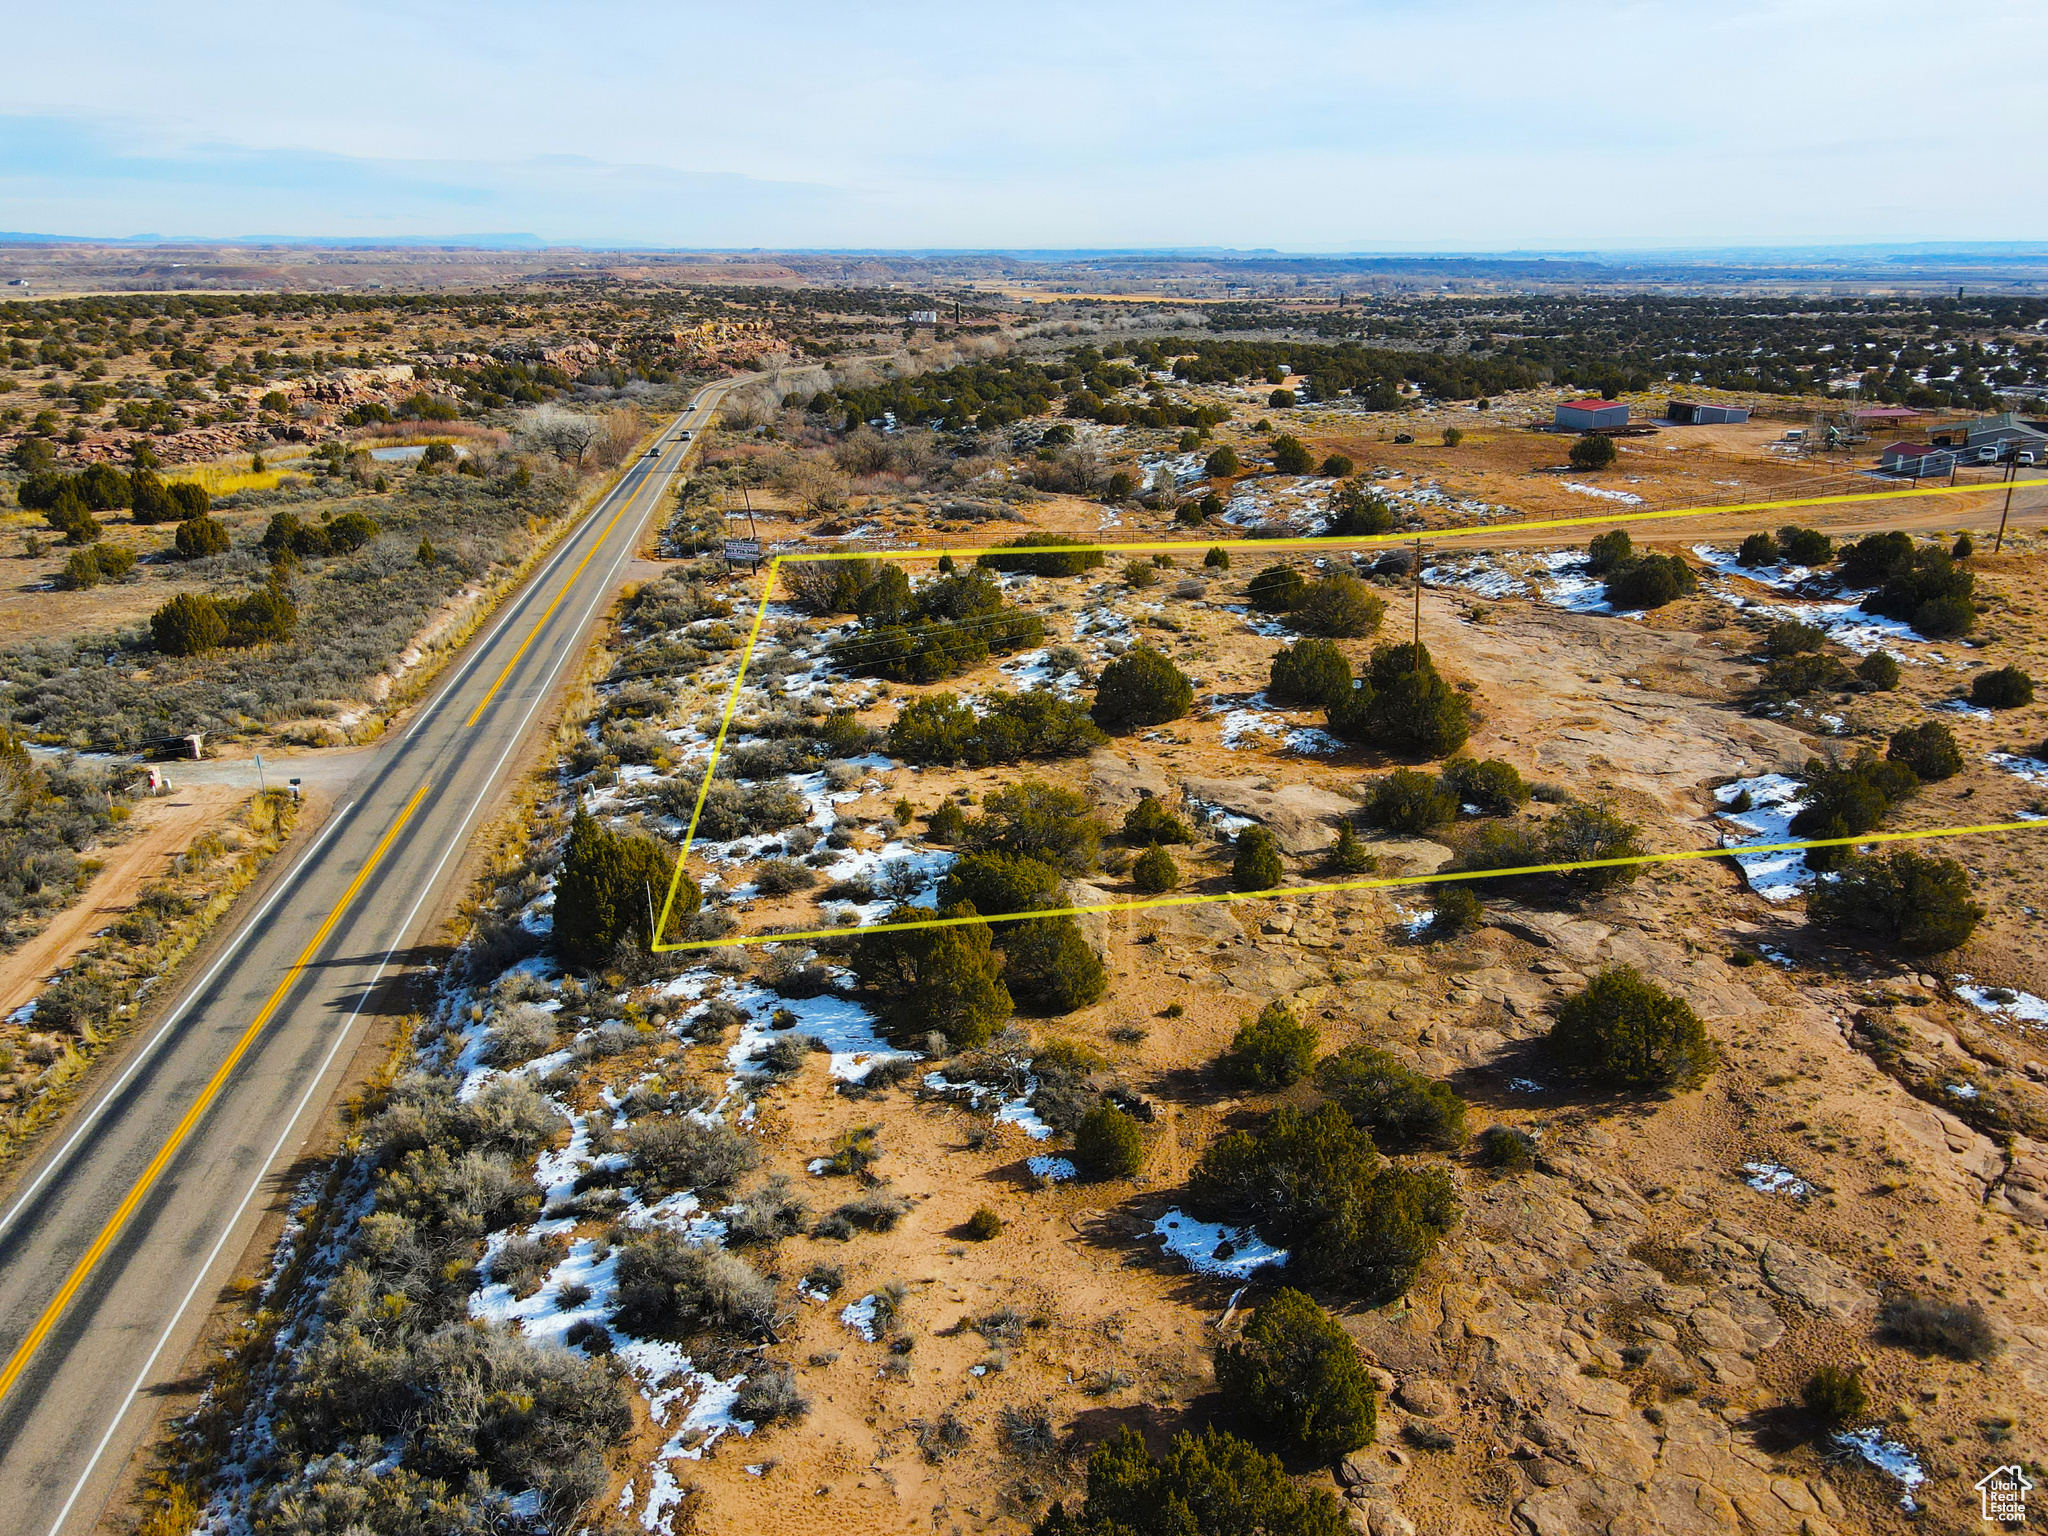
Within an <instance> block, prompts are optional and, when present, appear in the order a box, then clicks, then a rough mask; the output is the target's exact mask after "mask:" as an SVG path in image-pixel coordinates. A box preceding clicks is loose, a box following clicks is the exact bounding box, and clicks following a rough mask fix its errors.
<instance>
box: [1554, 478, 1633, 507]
mask: <svg viewBox="0 0 2048 1536" xmlns="http://www.w3.org/2000/svg"><path fill="white" fill-rule="evenodd" d="M1564 488H1565V489H1566V490H1568V491H1570V492H1572V493H1573V494H1574V495H1578V496H1598V497H1599V498H1600V499H1601V500H1602V501H1618V502H1621V503H1622V504H1623V505H1624V506H1630V507H1640V506H1641V505H1642V504H1643V498H1642V497H1640V496H1638V495H1637V494H1636V493H1635V492H1634V491H1610V490H1606V489H1604V488H1603V487H1601V486H1597V485H1581V484H1579V482H1578V481H1576V480H1567V481H1565V482H1564Z"/></svg>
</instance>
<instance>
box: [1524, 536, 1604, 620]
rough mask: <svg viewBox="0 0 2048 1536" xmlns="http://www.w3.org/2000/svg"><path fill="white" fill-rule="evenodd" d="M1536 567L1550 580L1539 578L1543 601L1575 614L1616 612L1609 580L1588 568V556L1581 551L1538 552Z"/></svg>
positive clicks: (1538, 582)
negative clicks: (1608, 583) (1609, 598)
mask: <svg viewBox="0 0 2048 1536" xmlns="http://www.w3.org/2000/svg"><path fill="white" fill-rule="evenodd" d="M1536 564H1537V566H1538V567H1539V568H1540V569H1542V570H1543V571H1545V572H1547V573H1548V576H1549V579H1548V580H1544V579H1543V578H1541V577H1539V578H1538V579H1537V586H1538V590H1540V591H1541V592H1542V594H1543V601H1545V602H1546V603H1548V604H1550V605H1551V607H1553V608H1563V609H1566V610H1568V611H1569V612H1572V613H1613V612H1615V611H1616V609H1615V607H1614V605H1613V604H1612V603H1610V602H1608V601H1607V583H1606V582H1605V581H1604V580H1602V579H1601V578H1600V577H1598V576H1595V575H1594V574H1593V573H1592V572H1591V571H1590V570H1588V569H1587V568H1586V557H1585V555H1584V554H1583V553H1581V552H1580V551H1578V550H1553V551H1552V552H1550V553H1549V554H1545V555H1539V556H1538V557H1537V560H1536Z"/></svg>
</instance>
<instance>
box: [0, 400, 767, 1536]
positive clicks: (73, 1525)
mask: <svg viewBox="0 0 2048 1536" xmlns="http://www.w3.org/2000/svg"><path fill="white" fill-rule="evenodd" d="M726 387H727V386H725V385H723V384H719V385H712V386H709V387H707V388H706V389H704V390H703V391H701V392H700V393H699V394H698V395H697V396H696V397H695V399H693V400H692V402H691V405H690V408H689V410H688V411H686V412H685V413H684V414H683V415H682V416H681V417H680V418H678V419H677V420H676V421H674V422H671V423H670V424H669V425H668V426H667V427H666V428H665V429H664V430H663V432H662V433H661V435H660V437H659V438H658V439H657V441H656V448H657V450H658V451H657V453H656V454H654V455H652V456H647V457H642V458H641V459H639V460H637V461H636V462H635V463H634V465H633V466H632V467H631V468H630V469H629V470H628V472H627V473H626V474H625V476H624V477H623V478H622V479H621V481H620V482H619V484H618V486H617V487H616V488H615V489H614V490H613V491H612V492H611V493H610V494H609V495H608V496H607V497H605V498H604V500H603V501H602V502H601V503H600V504H599V505H598V506H597V507H596V508H595V509H594V510H593V511H591V512H590V513H588V514H586V516H585V517H584V518H583V520H582V521H581V522H580V523H579V524H578V525H577V527H576V528H575V529H574V530H573V531H572V532H571V533H570V534H569V535H568V536H567V537H566V538H565V539H564V540H563V541H562V543H561V545H560V546H559V547H558V549H557V550H556V551H555V553H554V554H553V555H551V556H550V557H549V559H548V560H547V561H546V562H545V563H544V565H543V566H542V567H541V569H540V570H539V571H538V572H537V573H536V575H535V576H534V577H532V578H531V579H529V580H528V581H527V582H526V583H525V585H524V586H523V587H522V588H520V589H519V590H518V591H517V592H516V593H514V594H513V595H512V597H511V598H509V599H508V600H507V602H506V603H505V604H504V606H503V608H502V609H501V611H500V613H499V614H498V616H497V617H496V618H495V619H494V620H493V621H492V622H491V623H490V624H489V625H488V626H486V628H485V630H484V632H483V633H482V635H481V636H480V637H479V638H478V639H477V640H475V641H473V642H472V643H471V644H470V645H469V646H468V647H467V648H466V649H465V650H464V652H463V653H462V655H461V656H460V657H458V658H457V659H456V661H455V662H454V663H452V664H451V666H450V669H449V672H448V675H447V677H445V678H444V679H443V680H442V681H441V683H440V684H439V685H438V687H437V688H436V689H435V691H434V692H433V693H431V694H430V695H429V697H428V699H427V701H426V702H425V703H424V704H423V705H422V706H421V707H420V709H419V711H418V713H417V714H416V715H415V716H414V718H413V719H412V720H411V721H410V722H409V723H407V724H406V725H405V726H404V727H403V728H402V729H400V730H398V731H395V732H394V733H392V735H391V737H390V738H389V739H388V740H387V741H386V742H385V743H384V744H383V745H382V746H381V747H380V748H379V749H378V750H377V752H376V753H375V754H374V755H373V756H372V757H371V759H370V760H369V762H368V764H367V765H366V766H365V768H364V769H363V771H362V773H361V775H360V776H359V777H358V778H357V779H356V781H355V782H354V783H353V784H352V785H350V786H349V788H348V789H346V790H345V791H343V792H342V793H341V794H339V795H338V796H337V797H336V808H335V811H334V813H333V815H332V816H330V817H329V818H328V821H327V824H326V825H325V827H323V828H322V829H321V831H320V832H319V834H318V835H317V836H316V837H315V838H314V839H312V840H311V842H310V843H309V844H308V845H307V846H306V847H305V848H304V849H303V851H300V852H298V853H297V854H296V855H295V856H294V861H293V862H292V864H291V865H290V867H289V868H288V869H287V870H286V871H285V872H284V874H283V875H282V877H281V878H276V879H274V880H272V881H271V882H270V886H269V891H268V894H267V895H266V896H265V897H264V898H263V899H262V900H261V901H260V902H258V903H256V904H254V905H253V906H252V908H251V910H249V911H248V912H246V913H245V914H244V915H243V916H242V917H241V918H240V919H239V921H238V923H237V924H236V926H235V928H234V929H233V931H232V932H231V933H230V934H229V935H228V936H227V938H226V940H225V942H224V943H223V944H221V945H220V946H218V948H217V954H218V958H217V959H215V960H213V961H212V963H211V964H210V965H208V966H207V968H206V969H205V970H203V971H202V972H200V973H199V974H198V975H197V976H196V977H195V978H193V979H191V980H190V981H188V982H187V984H186V985H185V986H184V988H183V989H182V991H181V992H180V993H178V994H177V995H176V996H175V997H174V999H173V1000H172V1002H171V1004H170V1008H169V1011H168V1012H167V1013H166V1014H165V1015H164V1018H163V1021H162V1022H161V1023H159V1024H156V1025H153V1026H152V1028H151V1031H150V1032H149V1033H147V1034H144V1035H141V1036H138V1039H137V1043H136V1044H134V1045H132V1046H131V1047H130V1048H129V1051H128V1053H127V1057H126V1059H125V1061H124V1062H123V1063H122V1065H121V1067H120V1070H119V1072H118V1074H117V1075H115V1076H114V1077H113V1078H112V1079H111V1081H109V1082H108V1083H106V1084H105V1085H104V1086H103V1087H102V1088H101V1089H100V1090H99V1092H98V1093H97V1094H96V1095H95V1096H94V1097H93V1098H91V1099H90V1100H89V1101H88V1102H87V1103H85V1104H84V1105H83V1106H81V1107H80V1109H79V1110H78V1111H77V1112H76V1113H75V1114H74V1115H73V1116H72V1117H71V1119H70V1121H69V1122H68V1123H67V1124H66V1125H64V1126H62V1127H60V1128H59V1130H58V1131H57V1132H56V1133H55V1134H54V1135H53V1137H52V1145H51V1146H50V1147H49V1148H48V1150H46V1151H45V1153H44V1154H43V1155H42V1157H41V1158H40V1159H39V1160H38V1161H37V1162H36V1163H34V1164H33V1165H32V1166H31V1168H30V1169H29V1170H27V1172H26V1173H25V1174H24V1176H23V1177H22V1179H21V1180H20V1181H19V1182H18V1184H17V1185H16V1186H15V1188H14V1189H13V1190H12V1191H11V1192H9V1194H8V1195H7V1196H6V1199H5V1202H4V1204H0V1362H4V1363H0V1489H4V1490H5V1492H4V1500H5V1508H6V1510H7V1513H6V1514H5V1515H4V1516H0V1528H4V1529H5V1530H7V1531H8V1532H14V1533H20V1536H46V1533H47V1536H59V1533H65V1532H70V1533H78V1532H84V1531H87V1530H90V1529H91V1528H92V1526H93V1525H94V1524H95V1523H96V1521H97V1519H98V1517H99V1515H100V1513H101V1510H102V1508H103V1507H104V1505H105V1503H106V1501H107V1499H108V1497H109V1496H110V1494H111V1493H112V1491H113V1487H114V1484H115V1482H116V1480H117V1479H118V1477H119V1474H120V1471H121V1468H122V1466H123V1465H124V1463H125V1462H126V1460H127V1458H128V1456H129V1455H130V1453H131V1452H132V1450H133V1449H134V1447H135V1445H136V1443H137V1441H138V1439H139V1437H140V1436H141V1435H142V1434H143V1433H144V1431H145V1429H146V1428H147V1425H148V1422H149V1416H148V1414H147V1412H146V1411H145V1409H146V1404H147V1402H148V1397H147V1394H148V1393H149V1392H150V1390H151V1388H152V1387H153V1386H154V1385H156V1384H157V1383H158V1382H160V1381H162V1380H164V1379H166V1378H168V1377H169V1376H170V1374H171V1373H172V1372H174V1371H175V1370H176V1369H177V1367H178V1366H179V1364H180V1363H181V1361H182V1359H183V1357H184V1355H185V1354H186V1352H187V1351H188V1350H189V1348H190V1347H191V1344H192V1342H193V1340H194V1339H195V1337H196V1335H197V1332H198V1329H199V1327H200V1324H201V1323H202V1321H203V1317H204V1313H205V1311H206V1309H207V1305H208V1302H209V1301H210V1299H211V1298H212V1296H213V1294H214V1293H215V1291H216V1289H217V1288H218V1287H219V1286H220V1285H221V1284H222V1283H223V1282H224V1281H225V1280H226V1278H227V1277H228V1274H229V1273H230V1271H231V1270H232V1267H233V1265H234V1263H235V1261H236V1260H237V1259H238V1258H239V1257H240V1255H241V1254H242V1252H243V1251H244V1250H245V1248H246V1246H247V1244H248V1242H249V1241H250V1238H251V1236H252V1235H253V1232H254V1230H255V1226H256V1223H257V1221H258V1219H259V1217H260V1214H261V1212H262V1210H263V1208H264V1206H265V1205H266V1203H267V1199H266V1196H267V1192H268V1191H269V1190H270V1189H271V1187H272V1184H271V1181H272V1180H273V1179H274V1177H275V1170H277V1169H278V1168H280V1167H281V1166H282V1165H284V1164H286V1163H288V1162H289V1161H290V1160H291V1159H292V1157H293V1156H294V1155H295V1154H296V1152H297V1150H298V1149H299V1147H300V1146H301V1145H302V1144H303V1143H304V1141H305V1139H306V1138H307V1136H308V1135H309V1133H310V1132H311V1130H312V1129H313V1128H314V1123H315V1121H316V1120H317V1118H318V1113H319V1109H320V1107H321V1106H323V1105H324V1104H325V1103H326V1102H327V1100H328V1098H329V1097H330V1096H331V1094H332V1092H333V1089H334V1086H335V1084H336V1082H337V1081H338V1080H339V1076H340V1073H341V1071H342V1070H343V1069H344V1068H345V1067H346V1065H347V1062H348V1059H349V1057H350V1055H351V1053H352V1052H353V1050H354V1049H355V1047H356V1045H357V1044H358V1043H359V1041H360V1039H361V1037H362V1034H363V1033H364V1030H365V1029H366V1027H367V1021H366V1018H365V1015H364V1012H363V1010H364V1009H365V1007H366V1006H367V1005H369V1004H370V1002H371V999H372V998H373V996H374V994H375V993H376V992H377V991H378V988H379V984H380V982H382V981H384V980H385V979H386V978H387V977H388V976H389V975H390V973H391V972H392V970H393V968H394V967H396V968H400V969H402V968H403V967H404V966H405V964H406V963H407V961H406V956H407V952H408V949H409V946H411V945H412V944H414V943H415V942H416V941H418V940H419V939H420V938H421V937H422V936H423V935H422V928H423V925H425V924H427V923H429V922H431V921H432V919H433V917H434V914H435V912H436V910H437V908H438V906H439V905H440V901H439V898H441V897H443V896H444V895H446V894H447V893H446V889H445V888H446V886H447V883H448V881H449V880H450V879H451V878H452V876H453V874H454V871H455V870H456V869H457V868H458V867H459V866H460V864H461V854H462V851H463V849H464V848H465V847H466V846H467V845H468V842H469V839H470V837H471V836H472V835H473V833H474V832H475V830H476V823H477V820H478V818H479V817H480V816H481V815H482V814H483V810H484V807H485V806H486V804H487V803H488V802H489V801H490V798H491V795H492V791H493V790H494V789H495V787H496V786H497V785H498V784H499V782H500V781H501V779H502V777H503V775H504V774H505V773H506V771H507V769H508V768H511V767H513V766H514V765H515V763H516V761H517V755H518V752H519V748H520V746H521V744H522V742H524V741H525V740H526V738H527V736H528V734H529V732H530V730H531V728H532V727H533V725H534V723H535V721H536V719H537V718H538V717H539V716H540V715H541V713H542V708H543V706H544V705H545V704H546V703H547V701H548V700H549V698H550V697H551V696H552V695H553V693H554V691H555V688H556V685H557V683H558V682H559V681H560V680H561V678H562V676H563V674H564V673H565V672H566V671H568V670H570V669H572V668H573V667H574V665H575V663H576V660H577V658H578V657H579V656H580V654H581V653H582V647H583V635H584V632H585V630H586V628H587V627H588V625H589V623H590V621H591V619H592V618H593V616H594V615H595V614H596V613H597V612H598V610H599V609H600V607H601V606H602V605H603V604H604V603H605V602H606V601H607V600H608V599H609V597H610V596H611V595H612V594H613V592H615V591H616V589H617V585H618V573H619V570H620V568H621V567H622V566H623V565H624V564H625V562H626V561H627V560H629V559H631V558H632V555H633V551H634V549H635V547H636V546H637V544H638V543H639V541H640V538H641V536H642V534H643V532H644V530H645V527H646V525H647V522H648V519H649V518H650V516H652V515H653V514H654V513H655V511H656V509H657V508H658V507H660V506H661V505H662V503H663V501H664V498H665V494H666V492H667V489H668V486H669V484H670V481H671V479H672V477H673V476H674V474H675V472H676V471H677V470H678V469H679V468H681V466H682V464H683V462H684V460H685V459H686V458H687V457H688V456H689V453H690V450H691V447H692V444H691V443H690V442H689V441H686V440H685V438H684V437H683V436H682V434H683V433H685V432H694V431H695V430H696V429H698V428H699V427H701V426H703V425H707V424H708V423H709V422H710V420H711V418H712V412H713V411H714V410H715V409H716V406H717V402H718V399H719V397H720V396H721V395H722V394H723V393H724V390H725V388H726Z"/></svg>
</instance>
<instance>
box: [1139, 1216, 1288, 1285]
mask: <svg viewBox="0 0 2048 1536" xmlns="http://www.w3.org/2000/svg"><path fill="white" fill-rule="evenodd" d="M1152 1232H1153V1235H1154V1236H1155V1237H1158V1238H1160V1239H1161V1240H1163V1241H1164V1242H1165V1244H1166V1251H1167V1252H1168V1253H1171V1254H1175V1255H1177V1256H1178V1257H1180V1258H1183V1259H1185V1260H1187V1263H1188V1266H1189V1268H1191V1269H1194V1270H1196V1271H1198V1272H1199V1273H1201V1274H1205V1275H1228V1276H1230V1277H1232V1278H1233V1279H1238V1280H1243V1279H1246V1278H1248V1277H1249V1276H1251V1275H1252V1274H1253V1273H1254V1272H1255V1271H1258V1270H1261V1269H1264V1268H1266V1267H1267V1266H1268V1265H1273V1264H1285V1263H1286V1262H1287V1250H1286V1249H1285V1248H1275V1247H1273V1246H1271V1245H1270V1244H1268V1243H1266V1242H1265V1241H1264V1240H1262V1239H1261V1238H1260V1236H1259V1234H1258V1233H1257V1232H1255V1231H1253V1230H1252V1229H1251V1228H1250V1227H1226V1226H1223V1225H1221V1224H1219V1223H1216V1222H1209V1221H1197V1220H1195V1218H1194V1217H1192V1216H1189V1215H1186V1214H1185V1213H1183V1212H1182V1211H1181V1210H1180V1208H1179V1207H1177V1206H1176V1207H1175V1208H1174V1209H1173V1210H1170V1211H1168V1212H1167V1213H1166V1214H1165V1215H1164V1216H1161V1217H1160V1218H1159V1219H1158V1220H1157V1221H1155V1222H1153V1223H1152Z"/></svg>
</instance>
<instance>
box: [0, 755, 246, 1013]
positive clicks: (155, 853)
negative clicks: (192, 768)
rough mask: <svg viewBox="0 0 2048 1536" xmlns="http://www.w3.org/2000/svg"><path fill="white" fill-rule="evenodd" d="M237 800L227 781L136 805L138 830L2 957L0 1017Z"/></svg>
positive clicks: (240, 794)
mask: <svg viewBox="0 0 2048 1536" xmlns="http://www.w3.org/2000/svg"><path fill="white" fill-rule="evenodd" d="M243 797H244V791H242V790H239V789H235V788H233V787H232V786H230V785H227V784H194V785H191V786H189V787H188V788H185V789H181V790H178V791H176V792H175V793H173V794H170V795H166V796H165V797H164V798H163V799H161V800H144V801H142V802H141V803H140V804H138V805H137V806H136V807H135V825H136V828H137V829H138V830H137V834H136V835H135V836H133V837H131V838H129V839H128V841H127V842H125V843H120V844H118V845H116V846H115V847H114V848H112V849H110V850H108V852H107V858H106V865H105V867H104V868H102V869H101V870H100V872H99V873H98V874H97V875H95V876H94V877H93V881H92V884H91V885H89V886H87V887H86V891H85V894H84V895H83V896H81V897H80V898H79V899H78V900H77V901H75V902H73V903H72V904H71V905H70V906H69V907H66V908H65V909H64V910H63V911H62V912H60V913H58V914H57V916H56V919H55V920H54V921H52V922H51V924H50V926H49V927H47V928H45V929H44V930H43V931H42V932H41V933H39V934H37V935H36V936H35V937H34V938H32V939H30V940H29V941H28V942H27V943H26V944H24V945H22V946H21V948H19V949H17V950H15V951H14V952H13V953H12V954H8V955H0V1017H5V1016H6V1015H7V1014H10V1013H12V1012H14V1010H15V1009H17V1008H19V1007H20V1006H21V1005H22V1004H23V1003H25V1002H27V1001H28V1000H29V999H30V998H32V997H34V996H35V995H36V994H37V993H38V992H40V991H41V990H42V989H43V984H44V983H45V982H46V981H48V980H49V978H50V976H51V975H52V974H53V973H55V972H57V971H59V970H62V969H63V968H64V966H65V965H66V964H68V963H69V962H70V960H71V957H72V956H73V955H75V954H77V953H78V952H79V951H80V950H82V949H84V948H85V947H86V946H87V945H88V944H90V943H92V941H93V938H94V937H95V935H97V934H98V933H99V931H100V930H101V929H102V928H104V927H106V926H107V924H109V923H111V922H113V921H114V920H115V919H116V918H117V917H119V916H120V915H121V914H122V913H123V912H125V911H127V910H128V908H129V907H130V906H132V905H133V904H134V902H135V893H136V892H137V891H139V890H141V889H142V887H143V886H145V885H147V884H148V883H149V882H150V881H151V880H154V879H155V878H156V877H157V876H158V875H160V874H162V873H163V872H164V866H165V865H166V864H167V863H169V862H170V860H171V859H173V858H175V857H176V856H177V855H178V854H180V853H183V852H184V851H185V849H186V848H187V847H188V846H190V844H191V842H192V839H193V838H195V837H197V836H198V835H199V834H200V833H201V832H203V831H204V830H205V829H206V828H208V827H210V826H215V825H218V824H219V823H220V822H222V821H225V820H226V819H227V817H228V815H229V814H230V813H231V812H232V811H233V810H234V808H235V806H236V805H237V804H238V803H239V802H240V801H241V800H242V799H243Z"/></svg>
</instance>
